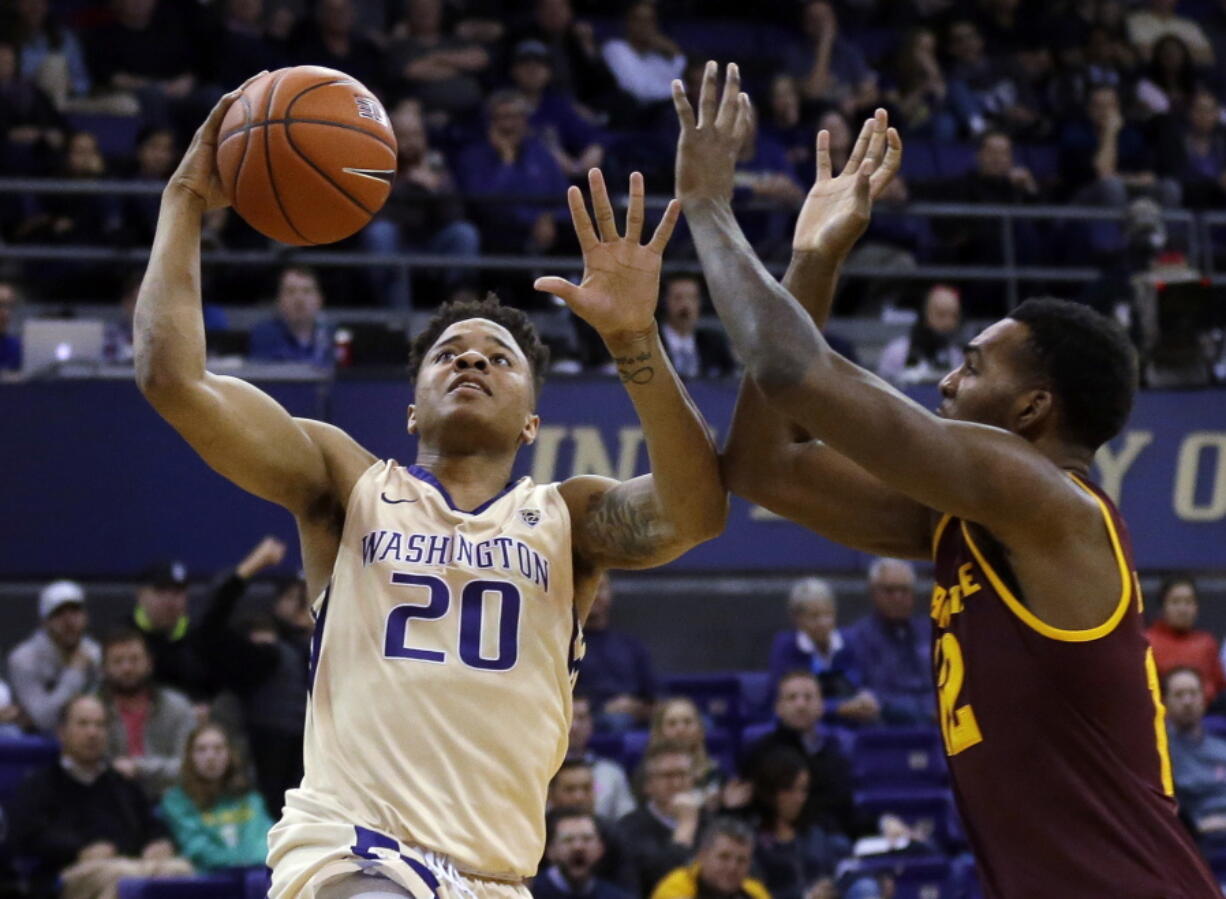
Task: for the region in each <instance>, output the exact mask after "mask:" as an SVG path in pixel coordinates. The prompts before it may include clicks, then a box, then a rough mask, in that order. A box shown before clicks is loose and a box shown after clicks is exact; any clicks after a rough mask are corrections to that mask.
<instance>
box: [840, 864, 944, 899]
mask: <svg viewBox="0 0 1226 899" xmlns="http://www.w3.org/2000/svg"><path fill="white" fill-rule="evenodd" d="M855 870H856V873H857V874H867V875H875V874H889V875H890V876H891V877H893V878H894V892H893V894H892V895H893V897H894V899H953V897H954V895H955V889H954V882H953V876H952V874H953V872H952V870H951V867H950V864H949V860H948V859H946V858H944V857H942V856H939V855H913V856H907V855H896V856H881V857H878V858H873V857H871V856H870V857H868V858H862V859H859V863H858V864H857V866H856V869H855Z"/></svg>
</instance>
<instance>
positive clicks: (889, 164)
mask: <svg viewBox="0 0 1226 899" xmlns="http://www.w3.org/2000/svg"><path fill="white" fill-rule="evenodd" d="M885 144H886V146H885V158H884V159H883V160H882V161H881V165H879V166H877V170H876V171H874V172H873V174H872V178H871V179H870V185H869V186H870V187H871V189H872V191H871V192H872V195H873V198H874V199H876V198H877V197H878V196H880V195H881V192H882V191H883V190H885V189H886V187H887V186H888V185H889V183H890V182H891V181H893V180H894V176H895V175H897V174H898V170H899V169H900V168H902V138H901V137H899V135H898V130H897V129H896V128H891V129H890V130H889V131H887V132H886V135H885Z"/></svg>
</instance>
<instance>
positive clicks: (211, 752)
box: [192, 729, 230, 782]
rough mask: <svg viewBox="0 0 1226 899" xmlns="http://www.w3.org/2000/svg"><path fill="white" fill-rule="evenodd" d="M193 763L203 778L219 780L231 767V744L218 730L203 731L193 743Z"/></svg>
mask: <svg viewBox="0 0 1226 899" xmlns="http://www.w3.org/2000/svg"><path fill="white" fill-rule="evenodd" d="M192 765H194V766H195V768H196V773H197V774H198V775H200V777H201V779H202V780H206V781H210V782H212V781H218V780H221V778H222V777H224V776H225V773H226V769H227V768H229V767H230V744H229V743H227V742H226V738H225V735H223V734H222V733H221V731H218V730H212V729H210V730H206V731H202V732H201V733H200V734H199V735H198V736H197V737H196V741H195V742H194V743H192Z"/></svg>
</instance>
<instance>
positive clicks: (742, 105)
mask: <svg viewBox="0 0 1226 899" xmlns="http://www.w3.org/2000/svg"><path fill="white" fill-rule="evenodd" d="M753 124H754V111H753V103H752V102H751V101H750V99H749V94H744V93H743V94H740V95H739V96H738V97H737V104H736V119H735V120H734V121H733V123H732V140H733V142H734V143H735V144H736V148H737V151H738V152H739V151H740V149H741V147H742V146H744V144H745V140H746V139H747V138H748V137H749V134H750V132H751V131H752V130H753Z"/></svg>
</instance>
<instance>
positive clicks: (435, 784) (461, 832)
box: [136, 92, 727, 899]
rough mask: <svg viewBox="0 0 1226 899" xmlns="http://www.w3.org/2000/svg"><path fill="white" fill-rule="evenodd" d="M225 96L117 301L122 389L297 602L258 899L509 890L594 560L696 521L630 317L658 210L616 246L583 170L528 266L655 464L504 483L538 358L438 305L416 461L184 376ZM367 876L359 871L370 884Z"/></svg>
mask: <svg viewBox="0 0 1226 899" xmlns="http://www.w3.org/2000/svg"><path fill="white" fill-rule="evenodd" d="M236 95H237V92H235V93H233V94H229V95H227V96H226V97H225V98H223V100H222V101H221V103H219V105H218V106H217V108H215V109H214V110H213V112H212V114H211V115H210V116H209V119H208V120H207V121H206V122H205V124H204V125H203V126H202V127H201V129H200V131H199V132H197V135H196V137H195V139H194V140H193V142H192V145H191V147H190V148H189V149H188V151H187V153H186V155H185V156H184V159H183V161H182V162H181V163H180V165H179V168H178V170H177V171H176V172H175V174H174V175H173V177H172V178H171V180H170V182H169V183H168V185H167V187H166V189H165V191H164V193H163V198H162V206H161V214H160V216H159V219H158V228H157V234H156V237H155V238H154V244H153V251H152V255H151V258H150V261H149V267H148V270H147V272H146V274H145V279H144V283H143V284H142V285H141V290H140V295H139V300H138V303H137V309H136V371H137V382H138V384H139V386H140V389H141V390H142V391H143V393H144V394H145V396H146V397H147V398H148V399H149V401H150V402H151V403H152V404H153V406H154V407H155V408H156V409H157V411H158V412H159V413H160V414H161V415H162V416H163V417H164V418H165V419H166V420H167V421H168V422H169V423H170V424H171V425H173V426H174V427H175V429H176V430H178V432H179V433H180V434H181V435H182V436H183V437H184V438H185V439H186V440H187V441H188V442H189V443H190V444H191V445H192V447H193V448H194V449H195V450H196V451H197V452H198V453H199V454H200V456H201V457H202V458H203V459H204V460H205V461H206V462H208V463H209V465H211V466H212V467H213V468H214V469H216V470H217V471H218V472H219V473H221V474H222V475H223V476H225V477H227V478H229V479H230V480H231V481H233V482H234V483H235V484H237V485H238V486H240V487H242V488H244V489H245V490H248V491H250V492H251V493H254V494H255V495H256V496H260V497H262V498H264V499H267V500H270V501H272V502H275V503H278V504H280V505H282V506H284V507H285V508H286V509H288V510H289V511H291V512H292V513H293V514H294V516H295V518H296V519H297V524H298V530H299V536H300V539H301V543H302V552H303V557H304V561H305V566H306V574H307V580H308V583H309V586H310V588H311V590H312V591H313V593H312V595H315V596H319V597H320V598H319V599H318V600H317V602H316V606H315V612H316V630H315V636H314V642H313V651H312V665H311V697H310V702H309V709H308V717H307V732H306V747H305V769H306V775H305V777H304V779H303V782H302V786H301V788H299V789H296V790H291V791H289V792H288V793H287V795H286V806H285V809H284V813H283V817H282V818H281V821H280V823H279V824H278V825H277V826H276V827H275V828H274V830H273V832H272V834H271V835H270V837H269V844H270V851H269V862H270V864H271V865H272V867H273V869H274V870H273V888H272V894H271V895H272V896H273V897H305V899H314V897H318V899H337V897H357V896H360V897H368V899H374V897H390V896H406V895H407V896H413V897H417V899H427V897H437V899H449V897H450V899H454V897H460V896H467V897H481V899H485V897H491V899H492V897H520V899H524V897H527V896H528V892H527V890H526V889H525V888H524V886H523V885H522V881H523V879H524V878H525V877H526V876H529V875H531V874H532V873H533V872H534V871H535V868H536V865H537V862H538V861H539V859H540V857H541V853H542V847H543V842H544V832H543V831H544V815H545V808H544V802H545V792H546V786H547V784H548V781H549V778H550V776H551V775H552V774H553V772H554V771H555V770H556V769H557V768H558V766H559V764H560V763H561V761H562V759H563V756H564V754H565V750H566V744H567V733H568V730H569V721H570V713H571V681H572V675H573V674H574V672H575V669H576V665H577V661H578V657H579V655H580V654H581V652H582V642H581V636H580V622H581V621H582V619H583V617H584V616H585V615H586V612H587V610H588V607H589V605H590V603H591V599H592V595H593V591H594V587H595V585H596V582H597V580H598V578H599V577H600V574H601V572H602V571H603V570H605V569H606V568H644V567H650V566H655V565H659V564H662V563H664V562H666V561H668V560H670V559H673V558H675V557H676V556H678V555H680V554H681V553H683V552H684V551H685V550H686V549H688V548H689V547H691V546H694V545H695V544H697V543H699V542H701V541H703V540H706V539H709V538H711V537H713V536H715V535H716V534H718V533H719V531H720V530H721V528H722V526H723V522H724V518H725V515H726V511H727V497H726V494H725V492H724V490H723V487H722V486H721V483H720V478H719V469H718V463H717V457H716V453H715V447H714V445H713V443H712V441H711V439H710V437H709V435H708V433H707V430H706V427H705V424H704V422H703V420H702V417H701V415H700V414H699V413H698V411H697V409H696V408H695V407H694V405H693V403H692V402H691V401H690V399H689V397H688V396H687V395H686V393H685V390H684V389H683V387H682V386H681V383H680V381H679V380H678V379H677V376H676V374H675V372H674V371H673V370H672V368H671V366H670V365H669V363H668V361H667V357H666V355H665V353H664V351H663V349H662V348H661V344H660V338H659V334H658V333H657V330H656V325H655V321H654V318H653V313H654V309H655V305H656V298H657V291H658V282H659V275H660V263H661V256H662V253H663V250H664V245H665V243H666V242H667V240H668V237H669V235H670V234H671V232H672V229H673V226H674V224H675V223H676V220H677V215H678V207H677V205H676V204H675V203H673V204H671V205H670V206H669V208H668V211H667V212H666V213H665V215H664V218H663V220H662V221H661V223H660V226H659V228H658V229H657V231H656V233H655V236H654V237H653V238H652V239H651V241H650V242H649V243H647V244H645V245H644V244H640V242H639V239H640V235H641V231H642V227H643V217H644V213H643V181H642V177H641V176H639V175H638V174H637V173H636V174H635V175H634V176H632V178H631V184H630V194H631V200H630V206H629V210H628V212H627V217H626V234H625V236H624V237H621V236H619V235H618V233H617V228H616V225H615V223H614V218H613V210H612V206H611V204H610V202H609V198H608V195H607V193H606V190H605V186H604V182H603V180H602V178H601V175H600V173H599V172H598V171H593V172H592V174H591V178H590V186H591V192H592V201H593V208H594V210H595V214H596V223H597V228H596V229H594V228H593V226H592V222H591V220H590V219H589V218H588V213H587V211H586V208H585V206H584V200H583V196H582V194H581V192H580V191H579V190H578V189H577V188H573V187H572V188H571V189H570V193H569V196H568V200H569V203H570V209H571V214H572V217H573V219H574V224H575V229H576V232H577V234H578V237H579V243H580V246H581V248H582V250H583V254H584V264H585V270H584V276H583V281H582V283H581V284H579V285H573V284H570V283H568V282H566V281H564V280H562V279H560V278H542V279H540V280H539V281H538V282H537V287H538V288H539V289H541V290H545V291H549V292H552V293H554V294H556V295H558V296H560V297H561V298H562V299H564V300H565V301H566V302H567V303H568V304H569V305H570V307H571V309H572V310H574V312H575V313H576V314H578V315H580V316H581V317H583V318H584V319H586V320H587V321H588V322H589V323H590V324H591V325H592V326H593V327H594V328H595V329H596V330H597V332H598V333H600V335H601V336H602V338H603V339H604V341H605V343H606V345H607V346H608V348H609V350H610V352H611V353H612V355H613V357H614V359H615V361H616V363H617V366H618V371H619V372H620V374H621V380H622V382H623V383H624V384H625V386H626V389H627V391H628V392H629V394H630V398H631V400H632V402H633V403H634V406H635V409H636V411H637V413H638V415H639V418H640V420H641V422H642V425H643V433H644V438H645V441H646V444H647V449H648V454H649V456H650V459H651V463H652V468H653V473H652V474H650V475H646V476H643V477H640V478H635V479H634V480H631V481H627V482H624V483H621V482H617V481H613V480H610V479H607V478H601V477H594V476H585V477H576V478H572V479H570V480H568V481H565V482H563V483H560V484H548V485H535V484H533V483H532V482H531V481H530V480H528V479H527V478H521V479H520V480H518V481H515V482H514V483H508V482H509V481H510V477H511V470H512V465H513V463H514V460H515V456H516V453H517V451H518V449H519V447H521V446H523V445H525V444H529V443H531V442H532V441H533V439H534V438H535V436H536V433H537V427H538V423H539V420H538V418H537V416H536V414H535V413H534V411H533V410H534V408H535V401H536V393H537V389H538V387H539V383H540V379H541V375H542V374H543V372H542V368H543V366H544V364H545V362H546V359H547V355H548V354H547V351H546V350H545V348H544V347H543V346H542V345H541V344H540V342H539V340H538V339H537V336H536V334H535V332H534V330H533V328H532V325H531V323H530V322H529V321H528V320H527V318H526V317H525V316H524V315H523V314H522V313H520V312H518V311H516V310H512V309H507V308H504V307H501V306H499V305H498V304H497V303H496V302H494V301H486V302H484V303H481V304H475V303H470V304H465V305H451V306H445V307H443V309H441V310H440V313H439V315H438V316H437V317H436V319H435V321H434V322H433V323H432V324H431V326H430V327H429V328H428V329H427V330H426V331H424V332H423V333H422V334H421V335H419V336H418V337H417V339H416V340H415V342H414V352H413V355H412V360H411V362H412V365H413V366H414V374H415V378H416V381H415V402H414V404H413V405H411V406H409V409H408V431H409V432H410V433H411V434H415V435H416V436H417V438H418V447H417V460H416V464H415V465H412V466H408V467H406V466H404V465H401V464H398V463H397V462H395V461H392V460H378V459H376V458H375V457H374V456H373V455H371V454H370V453H369V452H367V451H366V450H365V449H363V448H362V447H361V446H359V445H358V444H357V443H356V442H355V441H354V440H353V439H352V438H350V437H349V436H348V435H346V434H345V433H343V432H342V431H340V430H338V429H337V428H334V427H332V426H330V425H327V424H323V423H322V422H317V421H308V420H304V419H295V418H292V417H291V416H290V415H289V414H288V413H287V412H286V411H285V410H284V409H283V408H282V407H281V406H280V405H278V404H277V403H276V402H275V401H274V400H273V399H272V398H270V397H269V396H267V395H266V394H264V393H263V392H261V391H260V390H258V389H257V388H256V387H254V386H252V385H251V384H248V383H246V382H244V381H241V380H237V379H235V378H228V377H221V376H218V375H214V374H211V373H210V372H208V371H206V370H205V367H204V360H205V352H204V351H205V342H204V331H203V325H202V317H201V295H200V274H199V270H200V257H199V249H200V231H201V218H202V216H203V214H204V213H205V211H206V210H209V209H215V208H218V207H221V206H224V205H225V203H226V201H225V198H224V196H223V192H222V190H221V186H220V183H219V181H218V177H217V173H216V167H215V161H214V149H215V144H216V135H217V129H218V125H219V123H220V122H221V119H222V117H223V116H224V114H225V110H226V108H227V107H228V106H229V104H230V103H232V102H233V100H234V97H235V96H236ZM370 875H373V876H370Z"/></svg>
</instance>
